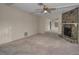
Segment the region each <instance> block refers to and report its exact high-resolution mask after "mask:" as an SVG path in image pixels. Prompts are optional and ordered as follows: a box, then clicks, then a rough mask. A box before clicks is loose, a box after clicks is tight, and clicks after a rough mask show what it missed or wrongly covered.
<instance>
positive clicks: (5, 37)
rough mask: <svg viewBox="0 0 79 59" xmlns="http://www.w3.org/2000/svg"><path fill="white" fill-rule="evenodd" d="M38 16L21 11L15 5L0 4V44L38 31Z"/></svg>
mask: <svg viewBox="0 0 79 59" xmlns="http://www.w3.org/2000/svg"><path fill="white" fill-rule="evenodd" d="M37 19H38V18H37V16H33V15H31V14H29V13H27V12H23V11H20V10H18V9H16V8H14V7H8V6H5V5H0V44H3V43H6V42H10V41H13V40H16V39H19V38H22V37H24V32H28V36H31V35H33V34H36V33H37V32H38V28H37V27H38V26H37V24H38V22H37Z"/></svg>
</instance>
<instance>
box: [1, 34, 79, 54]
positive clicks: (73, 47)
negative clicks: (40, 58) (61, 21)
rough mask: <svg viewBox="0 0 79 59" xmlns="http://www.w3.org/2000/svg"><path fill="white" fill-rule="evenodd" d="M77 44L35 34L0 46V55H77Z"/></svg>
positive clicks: (55, 36)
mask: <svg viewBox="0 0 79 59" xmlns="http://www.w3.org/2000/svg"><path fill="white" fill-rule="evenodd" d="M78 54H79V44H73V43H70V42H67V41H66V40H64V39H63V38H61V37H59V36H58V35H57V34H53V33H45V34H37V35H34V36H32V37H29V38H24V39H20V40H16V41H13V42H10V43H7V44H3V45H1V46H0V55H78Z"/></svg>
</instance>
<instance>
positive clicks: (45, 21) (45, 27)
mask: <svg viewBox="0 0 79 59" xmlns="http://www.w3.org/2000/svg"><path fill="white" fill-rule="evenodd" d="M57 18H58V20H57ZM61 19H62V18H61V10H56V11H53V12H52V14H50V15H49V14H48V15H44V16H42V17H40V21H39V22H40V23H39V26H40V28H39V32H41V33H44V32H47V31H50V25H49V24H50V23H49V22H50V21H52V30H51V31H52V32H53V33H57V34H61V27H62V26H61V21H62V20H61ZM55 22H58V27H55Z"/></svg>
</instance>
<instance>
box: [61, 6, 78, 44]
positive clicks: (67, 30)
mask: <svg viewBox="0 0 79 59" xmlns="http://www.w3.org/2000/svg"><path fill="white" fill-rule="evenodd" d="M78 10H79V8H75V9H73V10H70V11H68V12H65V13H63V14H62V36H63V37H64V38H65V39H66V40H67V41H69V42H73V43H78Z"/></svg>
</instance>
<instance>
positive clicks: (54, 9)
mask: <svg viewBox="0 0 79 59" xmlns="http://www.w3.org/2000/svg"><path fill="white" fill-rule="evenodd" d="M48 10H56V8H48Z"/></svg>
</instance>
